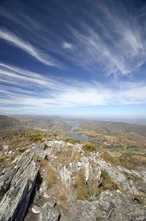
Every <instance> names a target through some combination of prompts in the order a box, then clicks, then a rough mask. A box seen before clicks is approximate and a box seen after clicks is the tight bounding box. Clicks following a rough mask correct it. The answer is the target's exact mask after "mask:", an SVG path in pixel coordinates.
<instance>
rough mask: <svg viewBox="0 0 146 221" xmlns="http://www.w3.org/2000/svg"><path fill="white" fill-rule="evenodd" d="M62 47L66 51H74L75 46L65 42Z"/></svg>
mask: <svg viewBox="0 0 146 221" xmlns="http://www.w3.org/2000/svg"><path fill="white" fill-rule="evenodd" d="M62 46H63V48H65V49H73V45H72V44H70V43H67V42H64V43H63V45H62Z"/></svg>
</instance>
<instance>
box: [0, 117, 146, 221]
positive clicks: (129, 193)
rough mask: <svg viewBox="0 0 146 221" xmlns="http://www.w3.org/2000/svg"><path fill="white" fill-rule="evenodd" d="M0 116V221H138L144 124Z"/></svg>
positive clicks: (142, 210) (145, 174)
mask: <svg viewBox="0 0 146 221" xmlns="http://www.w3.org/2000/svg"><path fill="white" fill-rule="evenodd" d="M0 120H1V127H0V129H1V130H0V199H1V201H0V205H1V207H0V214H1V215H0V220H5V221H6V220H12V221H13V220H16V221H20V220H24V221H35V220H36V221H44V220H48V221H56V220H60V221H68V220H69V221H72V220H80V221H82V220H85V221H86V220H91V221H95V220H101V221H104V220H110V221H119V220H120V221H123V220H128V221H130V220H131V218H132V219H133V220H142V221H143V220H144V218H145V217H146V206H145V205H146V188H145V187H146V134H145V133H146V126H144V125H134V124H127V123H123V122H109V121H107V122H100V121H89V120H84V119H64V118H60V117H55V116H53V117H51V116H50V117H40V116H39V117H36V116H35V117H32V116H31V117H27V118H26V117H21V118H20V117H19V118H17V119H15V118H10V119H9V117H6V116H1V118H0ZM73 133H74V134H76V137H77V138H80V137H87V139H88V140H86V141H83V140H81V139H75V138H74V137H69V136H68V135H69V134H73ZM21 165H22V166H21ZM30 168H32V169H30ZM28 171H31V173H30V172H28ZM18 174H19V175H18ZM22 177H23V178H24V179H22ZM28 184H29V188H28V190H27V194H25V191H21V190H24V189H27V186H28ZM22 192H23V194H22ZM14 193H15V194H14ZM26 199H27V200H26ZM105 200H106V201H107V204H105ZM22 201H23V202H25V201H27V202H28V205H27V206H26V205H25V206H24V204H23V203H22V207H23V208H25V210H26V211H27V212H24V213H23V217H21V216H20V210H21V209H22V208H21V206H20V204H21V203H20V202H22ZM10 202H18V204H17V203H14V204H12V206H10V205H11V204H10ZM14 205H15V207H14ZM111 205H112V206H111ZM87 208H90V209H89V212H87V210H88V209H87ZM101 208H102V209H101ZM72 210H73V211H74V212H72ZM80 210H81V213H79V211H80ZM9 211H13V212H9ZM16 211H17V212H16ZM96 211H98V212H97V213H96ZM119 211H121V212H120V213H119ZM128 211H131V213H129V212H128ZM47 213H49V214H50V218H45V217H46V215H45V214H47ZM16 214H17V215H16ZM10 216H11V217H10ZM53 217H54V218H53ZM136 217H138V219H137V218H136Z"/></svg>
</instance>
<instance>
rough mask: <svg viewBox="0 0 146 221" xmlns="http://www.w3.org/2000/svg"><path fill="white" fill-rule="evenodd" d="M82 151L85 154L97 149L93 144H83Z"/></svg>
mask: <svg viewBox="0 0 146 221" xmlns="http://www.w3.org/2000/svg"><path fill="white" fill-rule="evenodd" d="M82 148H83V150H84V151H85V152H86V153H87V152H92V151H96V150H97V147H96V146H95V145H94V144H91V143H85V144H84V145H83V146H82Z"/></svg>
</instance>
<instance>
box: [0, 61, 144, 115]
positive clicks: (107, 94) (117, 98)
mask: <svg viewBox="0 0 146 221" xmlns="http://www.w3.org/2000/svg"><path fill="white" fill-rule="evenodd" d="M0 73H1V76H2V77H1V79H0V82H1V83H4V82H5V81H6V82H7V85H9V86H5V84H2V86H1V89H0V94H1V97H0V103H1V111H3V110H4V109H5V108H6V109H5V110H6V111H8V110H10V111H11V108H13V110H16V111H22V110H23V112H25V111H26V112H27V111H31V110H36V111H37V110H43V109H46V110H51V109H53V108H56V109H60V108H68V107H83V106H99V105H117V104H118V105H123V104H143V103H146V86H145V83H144V82H140V83H128V82H124V84H123V83H122V82H121V83H119V84H117V85H116V86H115V87H114V88H111V87H108V86H106V87H105V85H103V84H101V83H99V82H83V81H80V82H79V81H78V82H77V81H72V83H70V81H71V80H70V81H69V80H66V81H64V82H62V81H61V79H57V78H56V79H55V80H54V79H52V78H50V77H45V76H42V75H40V74H39V73H34V72H29V71H26V70H23V69H20V68H17V67H14V66H9V65H6V64H1V66H0ZM29 75H32V77H28V76H29ZM20 76H21V77H20ZM22 80H23V81H22ZM22 82H23V83H22ZM42 86H43V89H42ZM139 88H140V89H139ZM7 105H11V107H7ZM23 107H25V108H24V109H23Z"/></svg>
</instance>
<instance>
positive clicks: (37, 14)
mask: <svg viewBox="0 0 146 221" xmlns="http://www.w3.org/2000/svg"><path fill="white" fill-rule="evenodd" d="M145 24H146V2H145V1H144V0H129V1H126V0H120V1H117V0H110V1H109V0H102V1H101V0H84V1H82V0H41V1H36V0H31V1H29V0H17V1H12V0H2V1H0V114H5V115H8V114H37V115H38V114H40V115H47V114H49V115H52V114H53V115H68V116H69V115H70V116H83V117H86V116H89V117H90V116H92V117H143V118H146V25H145Z"/></svg>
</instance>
